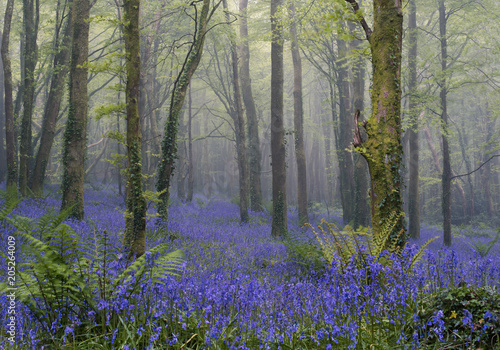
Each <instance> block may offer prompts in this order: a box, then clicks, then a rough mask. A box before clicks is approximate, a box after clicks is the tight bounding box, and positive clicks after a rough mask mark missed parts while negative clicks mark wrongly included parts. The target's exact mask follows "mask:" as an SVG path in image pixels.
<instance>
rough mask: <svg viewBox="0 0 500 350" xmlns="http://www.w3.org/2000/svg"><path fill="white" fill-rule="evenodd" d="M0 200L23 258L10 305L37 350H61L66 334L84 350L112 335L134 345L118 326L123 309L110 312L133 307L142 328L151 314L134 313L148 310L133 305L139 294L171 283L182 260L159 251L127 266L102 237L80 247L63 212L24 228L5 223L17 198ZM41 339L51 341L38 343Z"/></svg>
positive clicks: (0, 287)
mask: <svg viewBox="0 0 500 350" xmlns="http://www.w3.org/2000/svg"><path fill="white" fill-rule="evenodd" d="M4 200H5V203H4V205H3V207H2V209H1V210H0V222H2V224H3V225H5V222H7V223H8V224H9V225H11V226H10V228H14V233H13V235H14V236H16V237H17V239H16V240H17V241H18V242H19V243H20V252H19V254H20V256H22V258H20V259H18V260H19V261H22V263H17V268H16V281H17V291H16V297H17V298H18V300H19V302H21V303H22V304H24V305H25V306H26V307H27V308H28V309H29V311H30V313H31V314H32V315H33V316H34V318H35V319H36V321H37V323H38V325H39V327H40V328H39V337H40V344H39V345H40V346H46V347H47V348H51V349H61V348H64V343H65V342H66V340H67V339H66V337H67V333H68V327H69V326H71V327H70V328H71V329H72V331H71V337H72V340H73V342H76V343H78V344H85V346H87V349H88V348H95V347H94V346H90V345H89V344H94V343H95V341H97V340H98V339H101V343H103V344H104V343H105V338H106V337H108V336H109V335H110V334H111V333H112V332H113V331H114V330H116V329H118V330H120V331H121V332H120V334H124V335H126V334H128V336H124V338H123V339H121V341H122V342H123V344H130V343H131V342H136V341H139V340H137V338H136V336H137V334H136V331H135V329H134V330H130V329H129V327H130V325H128V324H127V322H124V319H125V318H126V317H128V315H129V313H128V311H129V310H128V308H127V309H124V310H120V309H119V308H117V307H116V304H119V301H120V300H126V303H128V304H131V305H134V304H135V305H137V307H136V309H137V310H136V312H137V313H138V314H137V319H138V320H140V321H143V322H144V324H145V323H146V319H145V317H146V316H147V315H148V314H150V313H151V312H152V310H139V308H140V305H151V303H145V304H143V303H142V302H140V301H141V300H140V298H141V297H140V294H141V290H144V288H152V287H153V286H154V285H155V284H158V283H164V279H165V277H166V276H168V275H177V274H178V273H179V272H180V269H181V264H182V262H183V261H184V256H183V252H182V251H181V250H175V251H172V252H168V253H167V251H168V250H169V249H170V245H169V244H159V245H157V246H156V247H154V248H152V249H150V250H149V251H147V252H146V254H144V255H142V256H141V257H139V258H138V259H136V260H135V261H133V262H132V263H131V264H127V263H126V261H125V259H123V258H122V257H121V254H119V251H118V250H117V248H116V247H113V245H112V244H111V243H110V237H109V235H108V233H107V232H106V231H103V232H96V231H94V240H93V242H88V241H83V240H82V239H80V238H79V237H78V236H77V235H76V233H75V231H74V230H73V228H71V227H70V226H69V225H67V224H66V223H64V222H63V221H64V219H65V216H66V214H67V213H68V212H63V213H61V214H56V213H54V212H48V213H47V214H45V215H43V216H42V217H40V218H39V219H37V220H31V219H29V218H25V217H21V216H17V215H9V214H11V212H12V210H13V209H14V208H15V206H16V204H17V202H18V199H17V197H16V196H12V195H5V194H4ZM4 258H6V256H5V255H4ZM8 288H9V286H8V285H7V283H0V293H4V292H6V291H7V290H8ZM145 315H146V316H145ZM141 317H142V318H141ZM48 334H50V335H51V336H50V337H47V336H45V335H48ZM130 334H132V338H131V336H130ZM0 335H2V334H1V333H0ZM117 342H118V343H120V340H117ZM88 346H90V347H88Z"/></svg>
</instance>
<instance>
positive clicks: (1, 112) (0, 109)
mask: <svg viewBox="0 0 500 350" xmlns="http://www.w3.org/2000/svg"><path fill="white" fill-rule="evenodd" d="M0 36H2V35H1V32H0ZM4 93H5V80H4V68H3V61H2V58H1V56H0V182H2V181H4V180H5V175H6V173H7V153H6V149H5V146H4V144H5V143H4V138H5V114H6V113H5V99H4Z"/></svg>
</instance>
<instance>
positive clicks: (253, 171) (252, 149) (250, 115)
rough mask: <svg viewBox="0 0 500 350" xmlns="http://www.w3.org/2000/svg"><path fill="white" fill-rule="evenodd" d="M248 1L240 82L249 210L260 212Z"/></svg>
mask: <svg viewBox="0 0 500 350" xmlns="http://www.w3.org/2000/svg"><path fill="white" fill-rule="evenodd" d="M247 6H248V0H240V14H241V18H240V20H239V21H240V40H241V44H240V60H241V68H240V82H241V96H242V98H243V103H244V104H245V110H246V115H247V123H248V125H247V130H248V131H247V134H248V165H249V175H250V189H249V190H250V208H251V209H252V210H253V211H262V210H263V206H262V188H261V180H260V173H261V161H262V159H261V154H260V140H259V123H258V119H257V110H256V108H255V102H254V98H253V93H252V80H251V78H250V48H249V45H248V26H247Z"/></svg>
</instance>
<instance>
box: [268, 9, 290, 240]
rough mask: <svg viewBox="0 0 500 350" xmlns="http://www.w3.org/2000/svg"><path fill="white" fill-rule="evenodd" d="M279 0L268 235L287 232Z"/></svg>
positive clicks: (274, 19) (274, 20) (274, 22)
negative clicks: (269, 227) (269, 231)
mask: <svg viewBox="0 0 500 350" xmlns="http://www.w3.org/2000/svg"><path fill="white" fill-rule="evenodd" d="M282 5H283V1H282V0H271V33H272V40H271V161H272V183H273V185H272V187H273V221H272V230H271V235H272V236H273V237H275V238H276V237H281V238H284V237H286V235H287V202H286V161H285V156H286V148H285V142H284V141H285V140H284V137H285V129H284V127H283V27H282V25H281V23H280V21H281V19H280V16H279V13H278V9H279V8H280V7H281V6H282Z"/></svg>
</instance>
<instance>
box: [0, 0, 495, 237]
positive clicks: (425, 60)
mask: <svg viewBox="0 0 500 350" xmlns="http://www.w3.org/2000/svg"><path fill="white" fill-rule="evenodd" d="M281 5H282V6H281V7H279V8H278V9H277V10H276V11H277V13H276V15H275V18H276V20H277V21H278V22H279V24H280V26H281V28H282V30H281V35H282V36H283V41H282V43H283V47H284V53H283V59H284V63H283V72H284V81H283V96H284V102H283V124H284V144H285V145H286V158H285V160H286V185H285V184H283V185H285V186H286V201H287V202H288V204H289V205H292V206H295V205H297V204H298V202H299V200H300V191H299V190H298V189H300V188H302V189H305V190H306V197H307V207H308V209H309V211H319V210H327V211H331V210H341V211H342V216H343V218H344V222H345V223H351V224H352V225H354V226H356V227H357V226H358V225H365V226H366V225H368V224H369V222H370V210H369V188H370V185H369V175H368V169H367V166H366V162H365V160H364V159H363V158H362V157H361V156H360V155H359V154H358V153H357V152H356V151H355V150H354V147H353V146H352V140H353V134H354V127H355V120H354V115H355V111H356V109H359V110H360V111H361V117H360V119H359V122H360V123H362V122H363V120H365V119H368V117H369V115H370V114H371V104H370V102H369V101H370V89H371V87H372V86H371V83H370V82H371V81H372V77H371V74H372V73H371V71H372V70H371V63H370V51H369V47H368V43H367V40H365V37H364V34H363V31H362V28H361V26H360V25H359V24H358V23H357V18H356V16H355V15H354V14H353V11H352V8H351V7H350V5H349V4H348V3H341V2H332V1H325V0H316V1H296V2H295V3H293V2H289V3H287V4H281ZM364 5H365V4H361V9H362V11H363V13H364V16H365V17H366V18H367V19H368V20H369V21H370V20H371V16H372V14H371V6H368V4H366V5H367V6H364ZM89 6H90V7H91V8H90V20H89V21H87V22H82V23H87V24H88V25H89V38H88V62H85V59H84V60H83V62H84V63H83V65H84V67H83V68H86V69H87V70H88V75H87V82H88V93H87V103H88V123H87V130H86V132H84V142H85V145H84V149H85V154H86V156H85V170H84V172H85V183H86V184H87V186H91V187H93V188H94V189H99V188H108V187H113V188H116V190H117V191H118V192H119V193H120V194H123V195H125V182H126V169H127V167H128V160H127V153H126V150H127V145H126V136H125V131H126V120H125V118H126V108H125V106H126V103H125V98H126V94H125V85H126V69H125V62H126V53H125V45H124V36H123V31H122V26H123V23H124V22H123V7H122V4H121V3H120V2H119V1H118V0H115V1H105V0H100V1H94V2H91V3H89ZM270 6H271V3H270V2H269V1H246V0H241V1H240V2H234V1H228V2H227V3H225V2H224V3H213V4H212V10H213V11H212V12H211V13H210V18H209V21H208V29H209V30H208V32H207V34H206V36H205V37H204V39H205V43H204V44H205V45H204V48H203V55H202V56H201V60H200V62H199V66H198V69H197V70H196V72H195V73H194V75H193V76H192V78H191V81H190V84H189V88H188V90H187V92H186V96H185V101H184V104H183V107H182V110H181V112H180V114H179V126H178V135H177V140H176V147H177V159H176V160H175V171H174V172H173V173H174V177H173V179H172V181H171V184H170V185H171V189H170V191H171V192H172V193H175V194H176V197H177V198H178V199H182V200H187V201H190V200H192V198H193V195H194V194H196V193H202V194H204V195H205V196H207V197H211V196H225V197H228V198H232V199H234V200H235V201H237V202H238V203H240V200H239V196H240V183H241V181H242V178H241V177H240V174H242V169H244V168H245V166H243V165H242V164H246V167H247V168H248V175H245V176H244V178H243V180H245V181H248V186H249V194H248V196H249V199H250V200H249V207H250V208H251V209H252V210H255V211H258V210H264V209H265V207H266V206H267V207H269V203H270V201H271V199H272V176H271V175H272V162H271V158H270V154H271V133H272V131H273V128H272V123H271V117H270V116H271V114H272V111H271V105H272V101H271V99H272V94H273V91H275V90H273V89H272V88H271V75H272V67H271V55H270V53H271V42H272V41H273V36H272V34H271V32H270V19H269V14H270V11H271V9H270ZM1 8H2V9H6V16H5V18H4V20H3V22H4V23H2V24H3V26H2V27H3V28H4V29H3V38H4V40H3V44H4V46H3V47H2V57H3V59H4V61H3V63H4V65H5V57H9V58H10V62H9V63H8V64H9V65H10V69H11V78H10V79H11V81H12V101H11V102H10V103H11V104H12V111H11V113H12V115H13V117H14V119H13V122H14V124H13V125H12V127H13V130H12V131H13V133H14V142H15V155H14V157H15V160H16V167H17V166H19V170H18V175H19V186H20V189H21V192H22V193H23V194H26V195H28V194H35V195H40V194H41V193H42V192H41V184H43V183H46V184H47V183H52V184H61V182H62V176H63V161H62V160H63V153H64V138H63V135H64V132H65V129H66V125H67V118H68V112H69V111H71V108H69V102H68V101H69V100H70V98H69V96H68V90H69V89H68V87H69V86H70V85H71V84H69V80H68V71H69V62H70V56H71V54H70V50H69V48H70V46H71V40H70V39H71V38H70V34H69V33H70V29H68V28H69V27H70V25H69V23H70V22H69V21H70V18H71V14H72V11H73V10H72V9H74V8H75V7H74V6H72V4H71V3H70V2H68V1H65V0H58V1H44V0H40V1H39V0H37V1H35V0H23V1H10V0H9V1H3V2H2V7H1ZM9 8H11V10H12V21H11V27H10V28H7V27H6V23H7V22H8V21H7V20H6V19H7V18H8V16H7V14H8V13H9ZM498 8H499V7H498V3H497V2H496V1H491V0H486V1H462V0H446V1H445V0H438V1H427V0H424V1H419V2H416V3H409V4H406V3H405V4H404V6H403V14H404V18H405V20H404V25H403V26H404V36H403V54H402V79H401V91H402V109H401V112H402V121H403V122H402V123H403V130H404V132H403V134H402V142H401V145H402V147H403V151H404V152H403V163H404V166H403V167H401V169H399V171H400V173H401V175H402V178H403V183H404V184H406V186H403V190H402V193H403V200H404V208H405V212H407V213H408V214H407V218H408V217H409V218H410V225H411V224H412V220H413V222H415V221H416V222H421V221H423V222H427V223H440V222H442V220H443V216H442V215H443V214H442V210H441V207H442V201H443V196H442V194H443V185H442V184H443V183H444V182H443V176H447V179H449V181H450V184H451V189H450V191H449V193H451V222H452V224H455V225H460V224H470V223H478V222H486V223H488V224H489V225H499V224H500V222H498V218H499V217H500V215H499V214H500V203H499V201H500V183H499V181H500V171H499V170H500V159H499V157H495V156H496V155H498V154H499V153H500V143H499V139H498V134H499V133H498V129H499V123H498V119H499V112H498V111H499V110H500V95H499V93H498V89H499V83H500V82H499V77H498V71H499V70H498V66H499V57H500V55H499V50H500V43H499V41H498V38H500V33H499V29H500V25H499V24H498V23H499V21H498V17H499V12H498ZM196 9H198V10H196ZM200 9H201V2H187V1H148V2H143V3H142V4H141V13H140V22H139V23H140V62H141V74H140V83H139V97H138V110H139V116H140V124H141V128H142V150H141V160H142V173H143V187H144V190H146V191H151V192H154V191H155V184H156V181H157V176H158V175H157V172H158V163H159V159H160V158H161V149H162V146H161V143H162V139H163V138H164V125H165V123H166V122H167V116H168V113H169V108H171V106H172V101H171V98H172V89H173V87H174V83H176V79H178V75H179V73H180V72H181V70H182V68H183V66H185V62H186V61H185V58H186V55H187V54H188V52H189V50H190V48H191V47H192V45H191V44H192V42H193V40H194V39H193V38H195V35H196V32H195V28H196V27H195V23H196V21H198V20H199V17H198V16H199V15H200ZM73 15H74V14H73ZM6 30H8V31H10V40H8V38H7V41H6V40H5V33H6ZM5 44H7V46H5ZM7 49H8V50H7ZM73 52H74V51H73ZM298 63H300V66H301V70H302V74H300V76H301V77H302V83H301V86H299V85H297V81H296V80H295V79H294V77H295V78H296V77H297V74H298V73H297V72H298V71H297V70H298ZM235 64H236V66H235ZM77 68H78V67H77ZM80 68H81V67H80ZM0 72H1V73H2V75H1V76H0V80H2V84H0V88H1V89H2V91H0V95H2V96H5V98H4V99H0V101H1V103H2V104H3V106H0V112H1V113H2V114H1V115H0V129H1V132H0V180H2V181H4V180H6V179H7V169H8V167H7V158H8V155H7V152H6V144H7V142H8V140H7V139H8V132H7V138H6V131H8V128H9V125H7V128H6V118H5V116H6V113H9V112H8V111H7V110H5V111H4V109H5V106H6V105H5V103H4V102H7V103H9V102H8V101H7V99H8V94H7V93H8V92H7V91H6V90H5V88H4V86H5V84H4V81H5V80H6V79H9V77H8V75H5V74H4V72H5V66H4V69H1V70H0ZM238 74H239V79H238V76H237V75H238ZM235 76H236V79H235ZM235 81H238V83H239V88H240V89H241V92H240V94H241V96H239V97H237V96H238V94H235V93H234V82H235ZM299 92H300V93H301V94H302V104H303V105H302V110H303V135H304V137H303V157H302V153H301V152H300V149H299V152H297V151H298V149H297V147H298V145H299V144H300V143H301V142H302V141H301V142H298V141H299V137H298V135H299V134H300V131H299V129H297V119H296V118H297V116H296V115H294V111H295V109H294V103H296V102H295V100H294V94H298V93H299ZM79 96H80V97H81V94H80V95H79ZM235 96H236V97H235ZM238 98H241V100H240V101H237V99H238ZM58 101H59V102H58ZM243 110H244V112H245V113H244V114H241V113H242V112H243ZM240 116H241V117H242V118H243V119H241V121H239V122H238V120H239V119H238V118H240ZM50 118H51V119H50ZM241 122H243V123H244V129H243V128H242V127H241V126H242V124H241ZM238 123H239V124H238ZM7 124H8V121H7ZM50 125H52V127H53V129H52V131H50V130H49V131H48V134H50V133H51V132H52V133H53V134H54V141H53V144H52V145H51V147H50V146H49V147H48V148H47V144H48V143H47V142H48V141H45V140H44V136H43V132H42V131H43V130H44V128H47V127H49V126H50ZM242 132H243V141H242ZM85 135H86V137H85ZM242 143H243V149H240V151H238V147H239V146H241V145H242ZM241 152H243V153H241ZM243 154H244V155H245V157H246V159H245V161H244V163H242V158H241V157H242V155H243ZM42 157H45V159H42ZM492 157H493V158H492ZM297 158H299V160H301V159H302V160H303V161H305V167H304V166H302V167H301V163H300V161H299V162H297ZM38 163H39V164H38ZM448 167H449V168H448ZM479 167H480V168H479ZM43 168H45V172H44V171H43ZM302 168H304V169H306V170H307V180H306V181H305V182H304V183H303V184H302V185H301V186H300V185H299V183H298V181H300V180H298V176H297V174H298V172H299V171H301V169H302ZM478 168H479V170H477V171H475V170H476V169H478ZM16 169H17V168H16ZM448 169H449V173H448V174H447V171H448ZM443 174H444V175H443ZM464 174H470V175H465V176H461V175H464ZM412 177H413V180H412ZM451 178H453V179H451ZM445 192H446V188H445ZM146 193H149V192H146ZM303 198H304V197H303V196H302V199H303ZM412 199H413V202H412ZM409 207H411V208H409ZM415 207H417V208H418V210H416V209H415ZM305 221H307V220H305ZM414 230H415V229H414ZM416 230H417V231H414V232H418V225H417V228H416ZM410 231H412V228H411V227H410ZM412 234H413V235H416V233H412Z"/></svg>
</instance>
